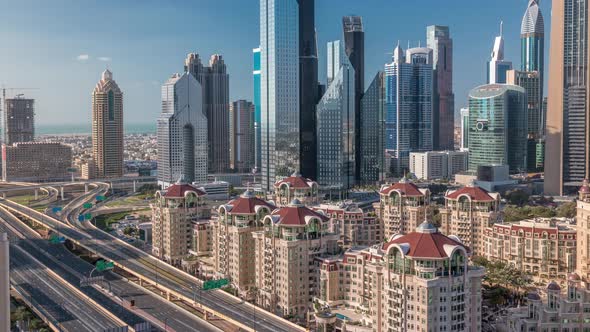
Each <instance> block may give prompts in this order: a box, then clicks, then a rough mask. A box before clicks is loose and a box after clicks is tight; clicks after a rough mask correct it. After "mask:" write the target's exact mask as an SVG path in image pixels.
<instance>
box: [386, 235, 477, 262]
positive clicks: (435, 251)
mask: <svg viewBox="0 0 590 332" xmlns="http://www.w3.org/2000/svg"><path fill="white" fill-rule="evenodd" d="M404 243H405V244H408V245H409V247H410V249H409V251H408V252H407V253H406V256H409V257H418V258H446V257H449V256H448V255H447V253H446V252H445V250H444V246H445V244H448V245H452V246H461V247H463V248H465V249H466V250H467V251H469V249H468V248H467V247H465V246H464V245H463V244H461V243H460V242H457V241H455V240H453V239H451V238H449V237H447V236H445V235H443V234H441V233H439V232H438V231H437V232H435V233H427V232H424V233H423V232H412V233H409V234H406V235H404V236H401V237H398V238H397V239H395V240H393V241H390V242H387V243H385V244H384V245H383V250H384V251H387V248H389V246H390V245H392V244H404Z"/></svg>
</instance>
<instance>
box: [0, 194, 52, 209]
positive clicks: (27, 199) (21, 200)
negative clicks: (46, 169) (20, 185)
mask: <svg viewBox="0 0 590 332" xmlns="http://www.w3.org/2000/svg"><path fill="white" fill-rule="evenodd" d="M38 197H39V199H43V198H45V196H44V195H39V196H38ZM6 199H8V200H11V201H13V202H15V203H17V204H20V205H27V206H28V205H29V204H30V203H31V202H33V203H34V202H35V195H19V196H12V197H7V198H6Z"/></svg>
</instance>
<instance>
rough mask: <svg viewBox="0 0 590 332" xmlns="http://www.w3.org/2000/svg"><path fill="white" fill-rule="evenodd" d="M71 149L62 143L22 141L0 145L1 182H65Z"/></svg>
mask: <svg viewBox="0 0 590 332" xmlns="http://www.w3.org/2000/svg"><path fill="white" fill-rule="evenodd" d="M71 167H72V148H71V147H70V146H68V145H65V144H61V143H42V142H22V143H14V144H12V145H2V179H3V180H4V181H23V182H46V181H64V180H67V179H68V178H69V177H70V173H69V172H68V171H69V168H71Z"/></svg>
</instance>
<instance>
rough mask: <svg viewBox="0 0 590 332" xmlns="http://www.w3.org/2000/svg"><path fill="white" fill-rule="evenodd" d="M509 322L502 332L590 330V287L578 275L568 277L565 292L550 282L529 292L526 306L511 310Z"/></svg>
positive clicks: (581, 331) (570, 331)
mask: <svg viewBox="0 0 590 332" xmlns="http://www.w3.org/2000/svg"><path fill="white" fill-rule="evenodd" d="M499 321H500V320H499ZM505 321H506V326H502V328H500V329H498V331H510V332H513V331H514V332H520V331H538V332H556V331H562V332H563V331H569V332H576V331H577V332H588V331H590V288H588V284H587V283H584V282H582V280H581V278H580V277H579V276H578V275H577V274H571V275H570V276H569V277H568V281H567V289H566V290H564V291H563V292H562V289H561V287H560V286H559V285H558V284H557V283H555V282H550V283H549V284H548V285H547V287H546V289H545V290H543V291H542V292H532V293H529V294H528V296H527V303H526V305H524V306H520V307H518V308H511V309H508V314H507V317H506V319H505Z"/></svg>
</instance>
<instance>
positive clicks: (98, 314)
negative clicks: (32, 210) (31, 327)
mask: <svg viewBox="0 0 590 332" xmlns="http://www.w3.org/2000/svg"><path fill="white" fill-rule="evenodd" d="M2 228H3V230H5V231H7V232H8V233H9V237H10V239H11V245H10V279H11V285H12V287H14V288H15V289H16V291H17V292H18V293H19V294H21V296H23V297H24V299H25V301H26V302H28V303H31V304H32V305H33V306H34V307H35V308H36V309H37V310H38V311H39V312H40V313H41V314H42V315H43V316H44V317H45V318H46V319H47V320H48V321H49V323H50V324H52V325H54V326H55V327H56V328H58V329H60V330H62V331H72V332H78V331H98V332H102V331H104V330H105V329H109V328H117V327H121V326H126V324H123V322H122V321H121V320H119V319H118V318H117V317H116V316H113V315H108V314H106V313H105V311H106V310H104V308H101V307H100V306H99V305H97V304H96V303H94V302H93V301H91V300H89V299H87V298H86V297H85V296H84V295H83V294H81V293H80V292H78V291H76V290H75V289H73V288H72V287H71V286H70V285H69V284H68V283H67V282H65V281H64V280H62V279H61V278H59V277H58V276H57V275H55V274H53V273H51V272H50V271H49V269H47V267H46V266H44V265H42V264H41V263H40V262H39V261H38V260H35V259H34V258H33V257H32V256H31V255H29V254H28V253H27V252H26V250H24V249H23V248H21V246H20V240H18V239H17V238H16V237H15V234H14V232H13V231H11V230H10V229H9V228H7V227H5V226H4V225H3V227H2Z"/></svg>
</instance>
